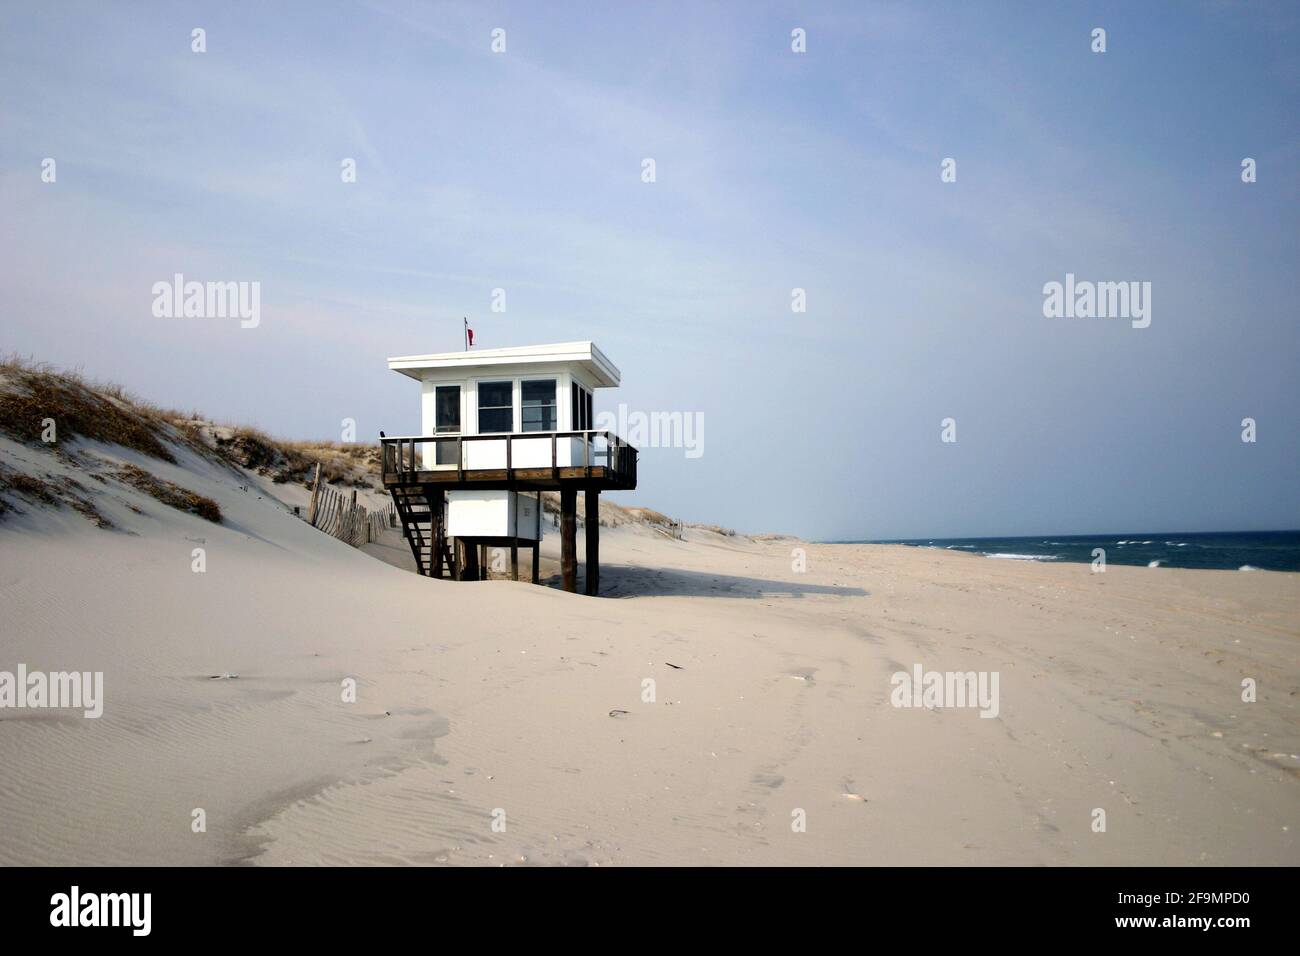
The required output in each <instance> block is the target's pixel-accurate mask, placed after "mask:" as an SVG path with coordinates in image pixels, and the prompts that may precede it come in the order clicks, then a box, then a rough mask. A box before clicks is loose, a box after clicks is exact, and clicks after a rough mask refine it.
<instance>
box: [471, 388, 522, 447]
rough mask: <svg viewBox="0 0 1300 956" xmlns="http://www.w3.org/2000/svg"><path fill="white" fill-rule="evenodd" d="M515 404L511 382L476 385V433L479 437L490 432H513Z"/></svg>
mask: <svg viewBox="0 0 1300 956" xmlns="http://www.w3.org/2000/svg"><path fill="white" fill-rule="evenodd" d="M514 427H515V403H514V383H513V382H479V383H478V431H479V434H480V435H486V434H490V433H492V432H509V431H514Z"/></svg>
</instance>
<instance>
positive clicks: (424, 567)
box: [390, 485, 452, 578]
mask: <svg viewBox="0 0 1300 956" xmlns="http://www.w3.org/2000/svg"><path fill="white" fill-rule="evenodd" d="M390 491H391V492H392V495H393V505H394V506H395V507H396V508H397V517H398V518H399V519H400V520H401V522H402V535H403V536H404V537H405V538H406V543H407V544H409V545H410V546H411V554H412V556H414V558H415V569H416V570H417V571H418V572H419V573H420V574H423V575H425V576H426V577H434V578H440V577H442V576H443V573H444V571H445V572H446V573H448V574H450V573H451V570H452V557H451V549H450V548H449V547H448V542H447V535H446V524H445V522H446V516H447V510H446V507H445V503H446V493H445V492H444V491H441V490H437V491H434V490H433V489H431V488H430V487H429V486H428V485H402V486H394V487H393V488H391V489H390Z"/></svg>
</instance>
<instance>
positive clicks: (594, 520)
mask: <svg viewBox="0 0 1300 956" xmlns="http://www.w3.org/2000/svg"><path fill="white" fill-rule="evenodd" d="M582 497H583V502H584V504H585V505H586V508H585V509H584V510H585V511H586V512H587V516H586V520H585V521H584V522H583V523H584V524H585V525H586V531H587V593H588V594H590V595H592V596H593V597H594V596H595V594H596V593H597V592H598V591H599V590H600V492H599V491H598V490H596V489H595V488H592V487H588V488H587V490H586V491H584V492H583V493H582Z"/></svg>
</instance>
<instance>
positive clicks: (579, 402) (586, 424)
mask: <svg viewBox="0 0 1300 956" xmlns="http://www.w3.org/2000/svg"><path fill="white" fill-rule="evenodd" d="M571 397H572V399H573V401H572V404H571V405H570V406H569V407H570V409H571V413H572V419H573V430H574V431H587V430H588V429H589V428H591V392H589V391H587V390H586V389H585V388H583V387H582V386H581V385H579V384H578V383H577V382H574V383H573V391H572V394H571Z"/></svg>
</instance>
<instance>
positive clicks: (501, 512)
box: [447, 491, 542, 541]
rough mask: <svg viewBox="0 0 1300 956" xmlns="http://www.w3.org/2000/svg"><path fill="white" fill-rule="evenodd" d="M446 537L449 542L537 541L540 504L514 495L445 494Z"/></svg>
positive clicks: (538, 539)
mask: <svg viewBox="0 0 1300 956" xmlns="http://www.w3.org/2000/svg"><path fill="white" fill-rule="evenodd" d="M447 534H448V535H450V536H451V537H453V538H523V539H524V540H526V541H540V540H541V538H542V522H541V514H540V501H539V499H538V498H537V497H535V496H533V495H528V494H520V493H519V492H517V491H449V492H447Z"/></svg>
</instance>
